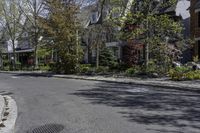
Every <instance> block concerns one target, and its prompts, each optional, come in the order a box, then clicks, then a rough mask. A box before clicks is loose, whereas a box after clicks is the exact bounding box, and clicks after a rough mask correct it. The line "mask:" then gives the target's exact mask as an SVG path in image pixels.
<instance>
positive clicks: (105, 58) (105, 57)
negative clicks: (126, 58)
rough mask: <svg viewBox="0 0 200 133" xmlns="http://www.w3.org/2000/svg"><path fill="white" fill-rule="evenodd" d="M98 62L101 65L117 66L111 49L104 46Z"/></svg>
mask: <svg viewBox="0 0 200 133" xmlns="http://www.w3.org/2000/svg"><path fill="white" fill-rule="evenodd" d="M99 64H100V65H101V66H108V67H110V68H114V67H116V66H117V59H116V57H115V56H114V53H113V51H112V50H111V49H109V48H107V47H105V48H103V49H102V50H101V51H100V55H99Z"/></svg>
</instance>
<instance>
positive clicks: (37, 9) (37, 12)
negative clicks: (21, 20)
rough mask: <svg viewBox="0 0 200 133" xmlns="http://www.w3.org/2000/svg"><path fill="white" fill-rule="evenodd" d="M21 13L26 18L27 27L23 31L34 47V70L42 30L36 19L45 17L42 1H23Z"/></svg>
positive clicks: (36, 63)
mask: <svg viewBox="0 0 200 133" xmlns="http://www.w3.org/2000/svg"><path fill="white" fill-rule="evenodd" d="M20 9H21V11H22V12H23V14H24V15H25V17H26V21H27V23H28V24H27V27H25V30H26V31H28V32H29V34H30V35H29V36H30V39H31V42H32V44H33V46H34V57H35V68H37V67H38V56H37V49H38V45H39V38H40V35H41V31H42V28H41V27H40V25H39V22H38V19H39V17H42V16H43V15H45V9H44V3H43V0H24V2H23V4H22V5H21V6H20Z"/></svg>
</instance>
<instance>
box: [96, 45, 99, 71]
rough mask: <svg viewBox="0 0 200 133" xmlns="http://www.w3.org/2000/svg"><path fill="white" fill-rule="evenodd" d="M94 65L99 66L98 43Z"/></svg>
mask: <svg viewBox="0 0 200 133" xmlns="http://www.w3.org/2000/svg"><path fill="white" fill-rule="evenodd" d="M96 56H97V57H96V67H97V69H98V68H99V44H98V43H97V55H96Z"/></svg>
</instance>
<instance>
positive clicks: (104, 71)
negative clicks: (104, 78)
mask: <svg viewBox="0 0 200 133" xmlns="http://www.w3.org/2000/svg"><path fill="white" fill-rule="evenodd" d="M108 71H109V67H105V66H99V67H98V68H96V70H95V72H96V73H107V72H108Z"/></svg>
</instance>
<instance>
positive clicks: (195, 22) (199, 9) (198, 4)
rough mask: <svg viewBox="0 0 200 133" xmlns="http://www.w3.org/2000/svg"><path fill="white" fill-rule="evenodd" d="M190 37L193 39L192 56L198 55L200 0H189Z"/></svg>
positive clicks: (199, 46)
mask: <svg viewBox="0 0 200 133" xmlns="http://www.w3.org/2000/svg"><path fill="white" fill-rule="evenodd" d="M190 14H191V38H192V39H194V41H195V43H194V47H193V56H198V57H200V1H199V0H191V7H190Z"/></svg>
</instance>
